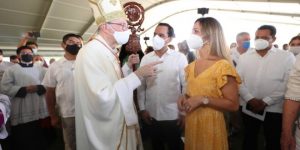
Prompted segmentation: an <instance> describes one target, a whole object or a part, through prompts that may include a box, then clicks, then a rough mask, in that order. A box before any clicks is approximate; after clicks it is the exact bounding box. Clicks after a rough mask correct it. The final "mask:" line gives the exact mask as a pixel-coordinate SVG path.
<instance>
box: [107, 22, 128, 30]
mask: <svg viewBox="0 0 300 150" xmlns="http://www.w3.org/2000/svg"><path fill="white" fill-rule="evenodd" d="M107 24H115V25H119V26H122V30H127V29H128V24H126V23H115V22H108V23H107Z"/></svg>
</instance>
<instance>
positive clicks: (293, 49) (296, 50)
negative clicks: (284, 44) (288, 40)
mask: <svg viewBox="0 0 300 150" xmlns="http://www.w3.org/2000/svg"><path fill="white" fill-rule="evenodd" d="M289 50H290V52H292V53H293V54H294V55H297V54H299V53H300V46H291V47H290V49H289Z"/></svg>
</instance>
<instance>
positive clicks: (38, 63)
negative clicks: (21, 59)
mask: <svg viewBox="0 0 300 150" xmlns="http://www.w3.org/2000/svg"><path fill="white" fill-rule="evenodd" d="M43 64H44V62H43V61H36V62H34V65H35V66H41V67H42V66H43Z"/></svg>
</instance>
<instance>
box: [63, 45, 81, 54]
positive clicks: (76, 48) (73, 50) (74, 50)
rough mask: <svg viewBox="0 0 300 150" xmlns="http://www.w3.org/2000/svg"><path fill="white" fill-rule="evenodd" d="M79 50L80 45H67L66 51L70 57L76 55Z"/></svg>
mask: <svg viewBox="0 0 300 150" xmlns="http://www.w3.org/2000/svg"><path fill="white" fill-rule="evenodd" d="M80 48H81V45H77V44H73V45H67V47H66V51H67V52H69V53H70V54H72V55H77V53H78V51H79V50H80Z"/></svg>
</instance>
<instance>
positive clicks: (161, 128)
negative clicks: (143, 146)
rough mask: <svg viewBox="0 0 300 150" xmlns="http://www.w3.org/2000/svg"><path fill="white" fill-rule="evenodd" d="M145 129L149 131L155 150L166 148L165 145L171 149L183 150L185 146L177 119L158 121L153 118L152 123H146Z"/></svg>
mask: <svg viewBox="0 0 300 150" xmlns="http://www.w3.org/2000/svg"><path fill="white" fill-rule="evenodd" d="M144 130H147V132H148V133H149V136H150V138H151V141H152V148H153V150H164V149H165V145H167V147H168V149H169V150H183V148H184V146H183V142H182V140H181V129H180V127H179V126H178V125H177V120H170V121H169V120H168V121H156V120H155V119H153V120H152V124H151V125H147V124H144Z"/></svg>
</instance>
